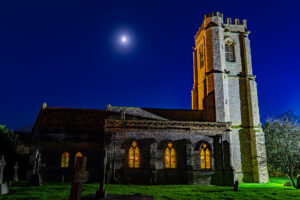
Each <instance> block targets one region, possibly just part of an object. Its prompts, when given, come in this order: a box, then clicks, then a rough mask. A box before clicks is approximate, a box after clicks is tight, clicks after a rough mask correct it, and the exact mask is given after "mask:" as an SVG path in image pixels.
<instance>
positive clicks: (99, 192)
mask: <svg viewBox="0 0 300 200" xmlns="http://www.w3.org/2000/svg"><path fill="white" fill-rule="evenodd" d="M106 162H107V155H106V148H105V147H104V145H103V146H102V149H101V153H100V183H99V190H97V192H96V197H97V198H104V197H106V191H105V190H104V184H105V173H106Z"/></svg>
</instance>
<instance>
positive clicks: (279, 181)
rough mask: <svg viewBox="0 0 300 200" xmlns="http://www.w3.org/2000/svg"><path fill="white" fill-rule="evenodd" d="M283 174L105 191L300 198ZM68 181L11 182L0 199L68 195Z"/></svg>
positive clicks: (90, 189) (89, 187) (90, 188)
mask: <svg viewBox="0 0 300 200" xmlns="http://www.w3.org/2000/svg"><path fill="white" fill-rule="evenodd" d="M286 181H288V179H286V178H271V179H270V182H269V183H265V184H255V183H244V184H240V186H239V191H238V192H234V191H233V187H220V186H200V185H154V186H148V185H147V186H146V185H106V187H105V188H106V190H107V192H108V194H135V193H141V194H142V195H151V196H155V198H156V199H157V200H162V199H167V200H171V199H174V200H178V199H239V200H242V199H249V200H250V199H251V200H254V199H280V200H283V199H289V200H290V199H300V190H296V189H294V188H293V187H291V186H290V187H286V186H283V185H284V183H285V182H286ZM70 187H71V185H70V184H64V185H62V184H60V183H44V184H43V185H42V186H30V187H29V186H26V184H25V183H24V182H20V183H16V184H15V185H13V186H10V187H9V189H10V194H8V195H4V196H0V200H4V199H5V200H15V199H41V200H42V199H43V200H44V199H45V200H50V199H57V200H58V199H68V197H69V193H70ZM97 189H98V184H96V183H95V184H84V185H83V193H82V194H83V196H86V195H88V194H93V193H95V192H96V190H97Z"/></svg>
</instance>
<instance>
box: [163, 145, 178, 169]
mask: <svg viewBox="0 0 300 200" xmlns="http://www.w3.org/2000/svg"><path fill="white" fill-rule="evenodd" d="M165 166H166V168H176V151H175V148H174V145H173V143H172V142H169V143H168V145H167V147H166V149H165Z"/></svg>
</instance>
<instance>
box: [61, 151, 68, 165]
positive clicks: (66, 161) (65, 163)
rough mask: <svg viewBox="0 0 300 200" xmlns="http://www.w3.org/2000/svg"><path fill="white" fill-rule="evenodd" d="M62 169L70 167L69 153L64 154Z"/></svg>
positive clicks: (62, 156)
mask: <svg viewBox="0 0 300 200" xmlns="http://www.w3.org/2000/svg"><path fill="white" fill-rule="evenodd" d="M60 167H63V168H64V167H69V153H68V152H64V153H63V154H62V155H61V163H60Z"/></svg>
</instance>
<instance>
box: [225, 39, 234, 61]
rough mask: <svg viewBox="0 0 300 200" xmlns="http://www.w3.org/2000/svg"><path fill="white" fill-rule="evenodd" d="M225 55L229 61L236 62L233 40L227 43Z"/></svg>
mask: <svg viewBox="0 0 300 200" xmlns="http://www.w3.org/2000/svg"><path fill="white" fill-rule="evenodd" d="M225 56H226V61H227V62H235V53H234V43H233V42H232V41H227V42H226V43H225Z"/></svg>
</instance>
